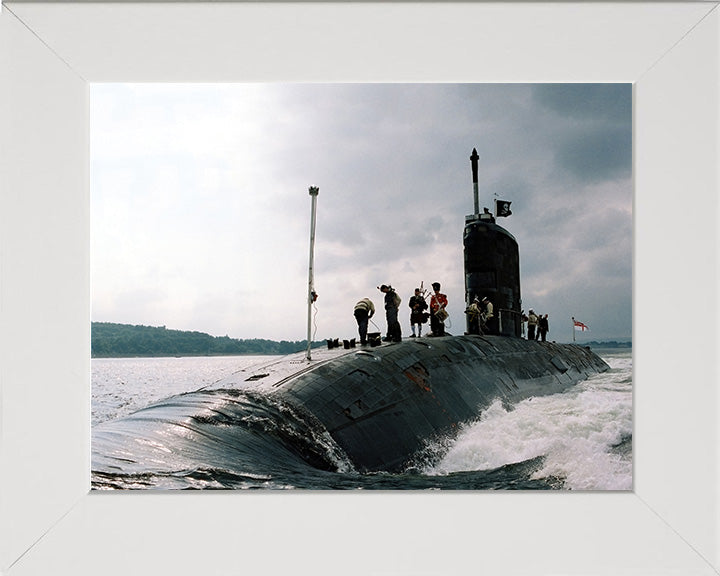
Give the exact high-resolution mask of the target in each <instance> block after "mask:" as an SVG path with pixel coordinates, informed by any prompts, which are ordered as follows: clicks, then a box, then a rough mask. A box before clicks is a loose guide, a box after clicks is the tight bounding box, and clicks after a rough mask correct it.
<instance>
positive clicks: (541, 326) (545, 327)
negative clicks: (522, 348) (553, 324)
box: [538, 314, 550, 342]
mask: <svg viewBox="0 0 720 576" xmlns="http://www.w3.org/2000/svg"><path fill="white" fill-rule="evenodd" d="M538 330H539V331H540V340H542V341H543V342H545V338H546V337H547V333H548V332H549V331H550V325H549V324H548V315H547V314H545V316H541V317H540V319H539V320H538Z"/></svg>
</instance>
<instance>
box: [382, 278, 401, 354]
mask: <svg viewBox="0 0 720 576" xmlns="http://www.w3.org/2000/svg"><path fill="white" fill-rule="evenodd" d="M379 290H380V292H382V293H383V294H385V318H386V320H387V336H385V338H384V341H385V342H400V341H401V340H402V328H400V322H399V321H398V311H399V308H400V302H402V299H401V298H400V296H398V294H397V292H395V289H394V288H393V287H392V286H389V285H388V286H386V285H385V284H383V285H382V286H380V288H379Z"/></svg>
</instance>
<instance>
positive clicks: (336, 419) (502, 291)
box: [93, 150, 609, 474]
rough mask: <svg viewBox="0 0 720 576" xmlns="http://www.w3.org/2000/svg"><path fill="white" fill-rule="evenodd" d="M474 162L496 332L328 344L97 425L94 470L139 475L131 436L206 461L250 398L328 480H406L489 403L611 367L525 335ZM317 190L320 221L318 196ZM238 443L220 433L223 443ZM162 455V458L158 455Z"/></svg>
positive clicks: (475, 287)
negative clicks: (337, 473)
mask: <svg viewBox="0 0 720 576" xmlns="http://www.w3.org/2000/svg"><path fill="white" fill-rule="evenodd" d="M470 160H471V166H472V173H473V192H474V213H473V214H471V215H469V216H466V218H465V228H464V231H463V247H464V248H463V250H464V274H465V300H466V302H465V303H466V306H467V307H468V309H469V308H470V306H471V305H472V304H473V302H477V301H480V300H481V299H483V298H487V299H488V300H489V301H490V302H492V304H493V310H494V315H493V316H494V321H493V322H492V323H489V322H488V323H487V324H485V323H483V322H479V321H478V319H477V318H476V317H473V315H472V314H468V315H467V319H466V331H465V333H464V334H462V335H455V336H453V335H445V336H437V337H430V336H426V337H421V338H414V339H406V340H403V341H401V342H393V343H382V344H379V345H377V346H375V345H373V346H362V347H359V348H354V347H349V348H336V347H333V346H330V344H328V349H327V350H323V349H316V350H315V351H314V352H313V354H312V355H311V354H310V348H308V352H307V354H306V355H304V354H301V353H298V354H296V355H291V356H288V357H283V358H281V359H272V360H270V361H268V362H266V363H261V364H258V365H256V366H253V367H251V368H249V369H245V370H241V371H238V372H237V373H235V374H233V375H231V376H229V377H227V378H224V379H222V380H220V381H218V382H216V383H214V384H212V385H210V386H206V387H204V388H202V389H200V390H197V391H195V392H189V393H186V394H183V395H179V396H177V397H174V398H171V399H170V400H169V401H164V402H161V403H159V404H156V405H151V406H148V407H146V408H144V409H142V410H140V411H138V412H137V413H135V414H131V415H129V416H127V417H125V418H121V419H118V420H116V421H111V422H107V423H103V424H101V425H100V426H99V427H98V433H97V434H94V437H93V471H94V472H95V471H97V472H98V473H100V474H102V473H103V470H105V471H107V470H131V471H133V470H134V471H137V470H138V464H139V463H138V462H136V461H133V458H132V455H131V452H132V445H133V443H134V442H136V441H137V440H138V438H137V437H133V435H139V436H142V437H143V442H144V443H145V444H147V445H151V444H157V443H158V441H159V440H160V439H162V440H163V441H166V440H167V439H168V438H170V437H172V438H173V441H172V442H168V445H169V446H171V447H173V446H174V447H175V448H171V449H176V450H181V451H182V450H185V451H186V452H187V453H191V454H192V457H193V458H195V459H197V460H198V461H202V460H203V459H204V458H205V459H210V458H211V457H212V456H211V455H207V454H202V453H196V452H197V450H196V448H195V446H194V440H193V438H194V437H198V436H200V435H202V436H210V435H216V433H217V432H216V428H213V427H217V426H218V425H227V423H228V421H229V420H228V414H229V412H230V411H232V410H235V408H232V407H231V406H234V405H237V404H238V403H239V400H238V397H239V394H240V393H241V392H242V394H246V393H248V392H250V393H252V394H253V395H254V397H255V398H262V399H263V400H262V402H263V403H267V404H268V405H272V406H273V407H274V409H273V410H267V411H266V413H264V416H263V418H265V420H268V419H273V418H284V417H286V416H287V414H289V413H292V415H293V422H296V423H297V422H301V423H302V425H299V424H298V425H295V426H294V427H293V426H290V427H293V428H294V430H293V431H292V433H289V432H288V431H287V430H286V429H287V428H288V426H283V425H280V424H278V425H273V426H272V429H273V430H274V432H273V433H274V434H275V435H276V436H277V437H280V440H281V442H282V443H283V444H284V448H285V449H287V450H288V451H290V452H293V453H294V454H296V455H298V456H299V457H300V458H302V459H304V460H305V461H306V462H308V463H310V464H311V465H312V466H315V467H317V468H318V469H323V470H330V471H332V470H334V469H337V467H338V462H341V463H343V464H344V465H348V466H350V467H351V468H352V469H354V470H355V471H357V472H359V473H375V472H389V473H397V472H404V471H408V470H413V469H415V468H416V467H417V465H418V464H417V463H418V462H424V463H427V462H429V461H432V460H433V459H438V458H440V457H441V456H442V452H443V448H442V447H443V446H447V443H448V440H451V439H452V438H454V437H455V436H456V435H457V434H458V432H459V431H460V430H461V429H462V427H463V426H464V425H467V424H470V423H472V422H473V421H476V420H477V419H479V417H480V415H481V414H482V413H483V411H484V410H486V409H487V408H488V407H489V406H490V405H491V404H493V403H494V402H497V401H500V402H502V404H503V405H504V406H505V407H507V408H511V407H512V406H513V405H514V404H516V403H517V402H519V401H521V400H525V399H527V398H531V397H536V396H545V395H550V394H556V393H559V392H563V391H565V390H567V389H568V388H570V387H572V386H574V385H575V384H577V383H578V382H580V381H582V380H585V379H587V378H588V377H590V376H592V375H594V374H598V373H601V372H605V371H606V370H608V369H609V366H608V365H607V364H606V363H605V362H604V361H603V360H602V359H601V358H600V357H599V356H597V355H596V354H595V353H594V352H592V351H591V350H590V348H589V347H586V346H582V345H579V344H558V343H553V342H538V341H530V340H527V339H525V338H523V336H522V310H521V302H522V301H521V294H520V259H519V249H518V243H517V241H516V240H515V238H514V237H513V236H512V235H511V234H510V233H509V232H508V231H507V230H505V229H504V228H503V227H501V226H499V225H498V224H497V222H496V219H495V216H496V215H497V214H496V215H493V214H492V213H490V212H489V211H488V210H487V209H484V210H483V212H482V213H481V212H480V210H479V203H478V193H477V160H478V155H477V152H476V150H473V153H472V156H471V157H470ZM310 193H311V195H312V196H313V214H314V211H315V201H316V197H317V188H311V189H310ZM506 208H508V206H504V207H503V209H506ZM496 212H497V206H496ZM312 230H313V233H314V226H313V227H312ZM313 239H314V238H313ZM311 245H312V239H311ZM310 268H311V275H310V282H309V293H310V295H311V297H312V298H313V299H314V297H315V292H314V290H313V286H312V248H311V267H310ZM308 342H310V338H308ZM190 424H192V426H190ZM190 429H191V430H192V434H190V433H189V432H188V430H190ZM266 429H267V426H266ZM284 429H285V430H284ZM283 430H284V431H283ZM309 434H312V435H313V436H314V437H322V438H324V439H325V440H326V441H327V444H329V445H331V447H330V448H329V449H326V450H324V453H323V454H319V453H318V450H316V449H313V448H308V445H307V443H306V441H305V437H306V436H308V435H309ZM232 442H233V440H232V439H230V440H228V437H227V436H223V443H225V444H227V443H232ZM164 449H166V448H164ZM157 458H159V459H162V458H163V456H162V454H161V453H160V452H159V451H158V452H157Z"/></svg>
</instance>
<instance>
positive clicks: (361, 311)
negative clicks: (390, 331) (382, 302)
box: [353, 298, 375, 346]
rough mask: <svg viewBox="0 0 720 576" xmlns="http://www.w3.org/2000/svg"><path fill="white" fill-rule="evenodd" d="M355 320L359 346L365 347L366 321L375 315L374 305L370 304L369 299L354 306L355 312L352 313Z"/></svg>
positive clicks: (364, 299)
mask: <svg viewBox="0 0 720 576" xmlns="http://www.w3.org/2000/svg"><path fill="white" fill-rule="evenodd" d="M353 314H354V315H355V320H357V324H358V333H359V334H360V344H361V345H363V346H365V345H366V344H367V330H368V320H370V318H372V317H373V314H375V305H374V304H373V303H372V300H370V298H363V299H362V300H360V302H358V303H357V304H355V310H354V311H353Z"/></svg>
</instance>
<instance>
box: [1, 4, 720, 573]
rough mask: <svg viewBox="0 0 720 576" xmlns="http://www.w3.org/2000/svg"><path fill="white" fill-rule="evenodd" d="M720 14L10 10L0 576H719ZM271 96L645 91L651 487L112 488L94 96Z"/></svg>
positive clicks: (637, 352) (528, 7) (642, 419)
mask: <svg viewBox="0 0 720 576" xmlns="http://www.w3.org/2000/svg"><path fill="white" fill-rule="evenodd" d="M717 6H718V4H717V3H716V2H667V3H584V4H579V3H577V4H576V3H560V4H544V3H473V2H467V3H451V4H441V3H417V4H415V3H392V4H372V3H355V4H349V3H348V4H344V3H332V2H320V3H313V4H304V3H284V4H272V3H264V4H263V3H233V2H227V3H226V2H208V3H163V2H156V3H154V2H146V3H139V4H137V3H123V2H116V3H92V2H87V3H86V2H79V3H66V2H48V3H34V2H24V1H20V2H7V3H5V5H4V6H3V8H2V13H0V85H1V86H2V87H3V89H2V91H1V92H0V385H2V389H1V391H0V394H1V395H0V402H1V410H2V436H1V437H0V442H1V445H0V457H1V459H2V460H1V466H2V469H1V470H0V573H2V574H8V575H10V576H29V575H33V576H37V575H41V574H42V575H45V574H62V575H65V574H68V575H70V574H72V575H81V574H97V573H102V574H105V575H115V574H118V575H120V574H123V575H124V574H138V575H139V574H173V575H176V574H234V573H251V574H257V573H263V574H296V573H307V574H313V575H319V574H333V575H335V574H338V573H341V574H346V575H351V574H358V575H363V576H366V575H373V576H374V575H377V576H380V575H383V576H386V575H410V574H412V575H414V576H418V575H427V576H435V575H439V574H464V573H487V574H533V575H534V574H554V575H560V574H564V575H567V574H609V575H610V574H611V575H614V576H616V575H622V574H638V575H639V574H653V575H664V574H667V575H670V574H688V575H689V574H693V575H706V574H707V575H711V574H717V573H718V571H720V552H719V551H718V541H720V531H719V529H718V526H719V522H720V488H719V486H720V478H719V477H718V476H719V472H718V456H719V455H720V448H718V440H719V434H718V426H717V423H716V420H717V417H718V409H719V408H720V396H719V393H718V390H717V374H718V368H719V366H718V360H717V359H716V358H717V356H718V345H717V344H718V338H717V336H716V335H715V326H716V325H717V324H718V320H719V319H720V318H719V315H718V304H717V288H718V286H717V284H718V281H717V265H718V238H717V231H716V228H717V223H718V215H719V211H718V198H717V192H718V169H717V153H718V149H719V147H718V128H719V126H720V123H719V122H718V120H719V118H720V114H719V113H720V105H719V104H718V102H720V99H719V97H718V96H719V94H718V86H719V84H718V77H719V76H720V66H719V65H718V62H719V60H720V52H719V51H718V45H719V43H718V40H719V39H720V11H718V10H717ZM275 80H281V81H311V82H312V81H334V82H338V81H340V82H342V81H348V82H350V81H352V82H372V81H378V82H380V81H382V82H385V81H394V82H413V81H423V82H424V81H437V82H444V81H447V82H513V81H522V82H586V81H592V82H632V83H633V84H634V92H633V94H634V145H633V155H634V162H633V164H634V179H635V207H634V220H635V242H634V246H635V253H634V266H635V268H634V304H633V309H634V318H633V325H634V333H633V352H634V407H635V413H634V418H635V433H634V452H633V458H634V489H633V491H632V492H630V493H577V494H576V493H567V492H559V493H558V492H552V493H510V492H502V493H488V492H480V493H431V494H424V493H414V492H402V493H398V492H394V493H374V494H367V493H360V492H348V493H309V492H299V493H298V492H295V493H277V492H274V491H273V492H263V493H243V492H229V493H152V492H145V491H142V492H134V493H127V492H122V493H105V492H90V474H89V466H90V294H91V287H90V271H89V260H90V259H89V238H90V221H89V161H88V150H89V129H88V86H89V83H92V82H125V81H132V82H138V81H140V82H142V81H172V82H201V81H202V82H206V81H212V82H217V81H219V82H227V81H275ZM306 184H307V183H299V184H298V186H299V188H302V187H304V186H305V185H306ZM688 200H692V201H693V202H692V205H693V207H694V210H693V211H692V212H691V213H688V210H687V206H688Z"/></svg>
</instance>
